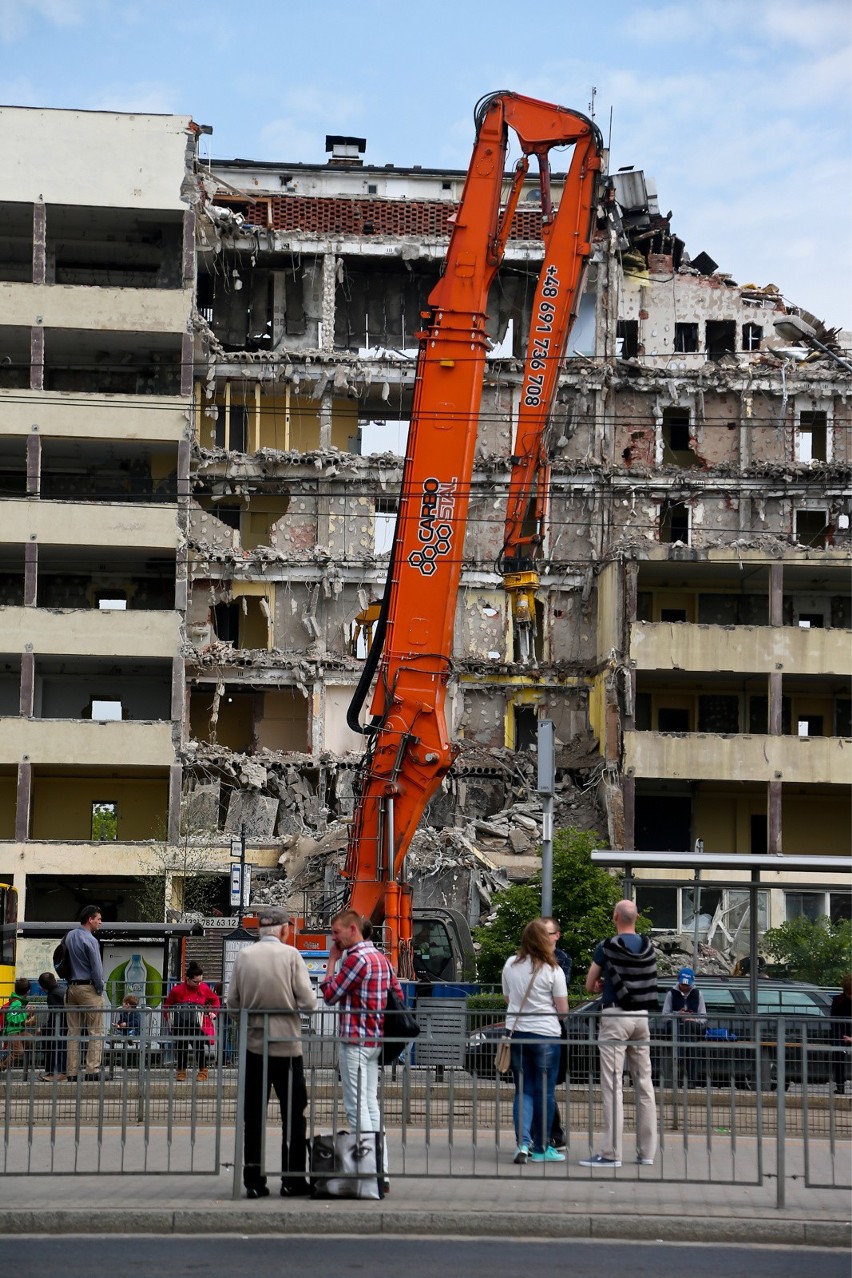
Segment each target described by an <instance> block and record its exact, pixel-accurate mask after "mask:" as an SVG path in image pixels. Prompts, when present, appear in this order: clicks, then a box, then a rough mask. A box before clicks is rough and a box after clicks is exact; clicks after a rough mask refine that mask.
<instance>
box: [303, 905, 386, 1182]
mask: <svg viewBox="0 0 852 1278" xmlns="http://www.w3.org/2000/svg"><path fill="white" fill-rule="evenodd" d="M338 964H340V966H339V968H338ZM336 968H337V970H336V971H335V969H336ZM391 988H392V989H393V990H394V991H395V993H396V995H397V998H399V999H400V1000H402V1001H403V1002H404V1000H405V996H404V994H403V992H402V986H401V985H400V983H399V981H398V980H397V977H396V973H395V972H394V970H393V968H392V967H391V965H390V963H389V962H388V960H387V959H386V958H385V956H384V954H382V953H381V952H380V951H379V950H377V949H376V947H375V946H374V945H373V942H372V941H368V940H366V939H365V937H364V932H363V920H362V918H361V916H360V914H358V913H356V911H355V910H343V911H342V912H341V913H340V914H338V915H337V916H336V917H335V918H333V919H332V921H331V949H330V951H329V955H328V966H327V968H326V973H325V977H324V979H323V981H322V984H321V986H320V989H321V990H322V996H323V998H324V999H325V1001H326V1003H329V1004H339V1005H340V1010H341V1016H340V1052H339V1057H338V1059H339V1064H340V1082H341V1085H342V1087H343V1108H344V1110H345V1111H346V1117H347V1118H348V1120H349V1123H350V1125H351V1129H352V1132H353V1133H354V1134H355V1135H357V1136H358V1137H360V1136H362V1135H364V1134H365V1133H371V1132H375V1133H376V1134H377V1136H378V1134H379V1133H380V1132H381V1130H382V1116H381V1109H380V1106H379V1074H380V1069H381V1051H382V1048H381V1041H382V1036H383V1034H384V1012H385V1007H386V1006H387V1001H388V990H389V989H391ZM383 1168H384V1172H385V1177H387V1170H388V1157H387V1148H384V1149H383Z"/></svg>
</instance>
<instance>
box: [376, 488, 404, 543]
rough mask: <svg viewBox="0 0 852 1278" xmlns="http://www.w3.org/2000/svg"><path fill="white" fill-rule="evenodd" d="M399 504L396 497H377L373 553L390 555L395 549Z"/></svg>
mask: <svg viewBox="0 0 852 1278" xmlns="http://www.w3.org/2000/svg"><path fill="white" fill-rule="evenodd" d="M398 510H399V502H398V501H397V500H396V498H395V497H377V498H376V500H375V516H374V521H373V553H374V554H376V555H389V554H390V552H391V550H392V549H393V536H394V532H395V531H396V516H397V512H398Z"/></svg>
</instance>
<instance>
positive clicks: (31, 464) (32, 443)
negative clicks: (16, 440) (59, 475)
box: [27, 429, 41, 497]
mask: <svg viewBox="0 0 852 1278" xmlns="http://www.w3.org/2000/svg"><path fill="white" fill-rule="evenodd" d="M40 492H41V435H39V434H38V432H37V431H36V430H35V429H34V430H33V433H32V434H31V435H28V436H27V496H28V497H38V495H39V493H40Z"/></svg>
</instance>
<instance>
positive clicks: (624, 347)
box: [615, 320, 639, 359]
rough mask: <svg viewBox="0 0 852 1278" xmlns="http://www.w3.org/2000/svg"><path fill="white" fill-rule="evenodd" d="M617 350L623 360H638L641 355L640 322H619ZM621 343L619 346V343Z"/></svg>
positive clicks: (616, 329) (616, 333)
mask: <svg viewBox="0 0 852 1278" xmlns="http://www.w3.org/2000/svg"><path fill="white" fill-rule="evenodd" d="M615 337H616V350H617V352H618V354H619V355H620V356H621V358H622V359H636V358H637V357H638V355H639V321H638V320H619V321H618V323H617V324H616V326H615ZM619 342H620V343H621V345H620V346H619V345H618V343H619Z"/></svg>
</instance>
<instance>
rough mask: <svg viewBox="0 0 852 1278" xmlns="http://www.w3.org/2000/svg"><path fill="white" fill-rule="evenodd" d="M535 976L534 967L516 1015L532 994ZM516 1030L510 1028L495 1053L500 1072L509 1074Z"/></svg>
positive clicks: (496, 1067)
mask: <svg viewBox="0 0 852 1278" xmlns="http://www.w3.org/2000/svg"><path fill="white" fill-rule="evenodd" d="M535 978H536V970H535V969H533V974H532V976H531V977H530V979H529V983H528V985H527V988H526V989H525V990H524V997H523V998H522V999H521V1006H520V1007H519V1008H518V1010H517V1012H516V1016H520V1014H521V1012H522V1011H523V1010H524V1005H525V1004H526V1001H527V999H528V998H529V996H530V990H531V989H532V987H533V981H534V980H535ZM515 1024H517V1021H516V1022H515ZM514 1032H515V1027H514V1026H512V1028H511V1029H510V1030H509V1033H508V1034H506V1035H505V1036H504V1037H503V1038H501V1039H500V1042H499V1043H498V1044H497V1050H496V1052H495V1053H494V1068H495V1069H496V1070H497V1073H498V1074H508V1072H509V1069H510V1068H511V1065H512V1035H513V1034H514Z"/></svg>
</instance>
